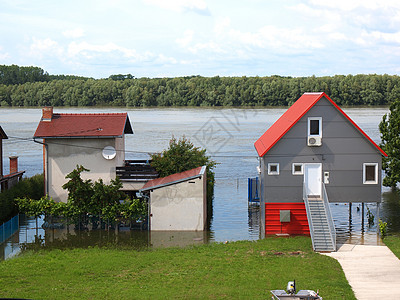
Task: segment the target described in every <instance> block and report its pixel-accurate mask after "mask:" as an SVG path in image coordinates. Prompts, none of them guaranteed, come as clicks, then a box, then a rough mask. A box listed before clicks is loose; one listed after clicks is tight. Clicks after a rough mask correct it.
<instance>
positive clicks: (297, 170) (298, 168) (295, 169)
mask: <svg viewBox="0 0 400 300" xmlns="http://www.w3.org/2000/svg"><path fill="white" fill-rule="evenodd" d="M292 174H293V175H303V164H301V163H294V164H292Z"/></svg>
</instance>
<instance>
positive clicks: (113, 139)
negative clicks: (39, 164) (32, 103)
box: [34, 107, 133, 202]
mask: <svg viewBox="0 0 400 300" xmlns="http://www.w3.org/2000/svg"><path fill="white" fill-rule="evenodd" d="M125 134H133V130H132V127H131V124H130V121H129V117H128V114H127V113H101V114H100V113H95V114H76V113H69V114H67V113H53V108H52V107H45V108H43V111H42V118H41V120H40V122H39V125H38V127H37V129H36V132H35V134H34V140H35V141H36V142H39V143H41V144H43V170H44V177H45V193H46V194H48V195H49V196H50V197H52V198H53V199H54V200H55V201H63V202H66V201H67V196H68V194H67V191H66V190H64V189H63V188H62V185H63V184H64V183H66V182H67V179H65V176H66V175H67V174H68V173H70V172H71V171H72V170H74V169H75V168H76V166H77V165H82V166H84V167H85V168H86V169H89V170H90V172H85V173H83V174H82V178H84V179H91V180H93V181H96V180H99V179H100V178H101V179H103V181H104V183H106V184H108V183H110V180H111V179H115V177H116V168H117V167H121V166H123V165H124V163H125Z"/></svg>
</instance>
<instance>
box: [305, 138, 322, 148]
mask: <svg viewBox="0 0 400 300" xmlns="http://www.w3.org/2000/svg"><path fill="white" fill-rule="evenodd" d="M321 145H322V138H321V137H320V136H309V137H308V138H307V146H309V147H318V146H321Z"/></svg>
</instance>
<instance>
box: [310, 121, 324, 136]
mask: <svg viewBox="0 0 400 300" xmlns="http://www.w3.org/2000/svg"><path fill="white" fill-rule="evenodd" d="M308 136H322V118H321V117H310V118H308Z"/></svg>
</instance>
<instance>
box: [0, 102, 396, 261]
mask: <svg viewBox="0 0 400 300" xmlns="http://www.w3.org/2000/svg"><path fill="white" fill-rule="evenodd" d="M285 110H286V109H285V108H257V109H251V108H249V109H240V108H232V109H231V108H221V109H218V108H146V109H128V108H88V107H83V108H55V109H54V111H55V112H66V113H83V112H85V113H107V112H125V111H127V112H128V115H129V119H130V121H131V123H132V126H133V130H134V134H133V135H126V137H125V139H126V145H125V149H126V154H125V157H126V159H147V158H148V157H149V155H148V153H154V152H160V151H162V150H163V149H165V148H167V147H168V142H169V140H170V139H171V137H176V138H180V137H182V136H185V137H187V138H188V139H190V140H191V141H192V142H193V143H194V144H195V146H199V147H201V148H206V149H207V153H208V155H210V156H211V157H212V158H213V159H214V160H215V161H216V162H217V163H218V165H217V167H216V168H215V179H216V183H215V196H214V203H213V205H214V206H213V207H214V209H213V218H212V222H211V228H210V231H209V232H206V233H201V234H199V233H148V232H146V233H143V232H138V231H133V232H120V233H118V234H116V235H115V233H113V232H111V233H110V232H107V234H104V232H103V234H102V235H101V233H78V234H76V233H74V231H73V230H71V231H70V232H69V233H68V232H65V230H64V231H62V232H56V231H57V230H48V231H47V232H45V231H44V230H43V229H41V228H40V225H41V222H42V221H41V220H39V223H38V224H39V229H36V222H35V220H31V219H27V220H24V221H21V222H24V224H22V226H21V229H20V232H19V236H18V237H15V236H14V237H13V239H14V241H15V242H12V239H11V240H9V241H8V242H7V243H5V244H3V245H2V246H0V247H3V248H7V249H10V248H12V249H13V250H12V251H11V250H5V249H4V250H1V249H0V253H1V252H3V253H4V255H3V256H4V257H9V256H12V255H13V254H15V253H16V252H18V249H19V245H20V244H24V243H28V245H29V243H31V242H32V241H35V235H36V233H37V234H38V236H36V243H35V245H43V244H46V243H47V246H48V245H49V244H51V243H53V244H56V242H57V241H62V240H64V242H61V243H63V245H64V246H65V245H69V246H72V245H73V244H77V245H80V243H83V242H82V241H85V240H90V241H91V242H90V243H91V244H94V245H97V244H98V243H100V244H102V243H103V242H104V241H106V242H105V243H114V242H115V243H122V241H123V240H124V241H126V243H133V244H134V245H145V246H146V247H147V246H149V245H150V246H169V245H173V246H176V245H186V244H188V243H201V242H208V241H218V242H223V241H233V240H256V239H258V238H259V214H258V209H257V208H256V207H252V208H250V209H249V207H248V203H247V178H249V177H255V176H257V171H256V167H257V165H258V159H257V153H256V151H255V149H254V145H253V144H254V142H255V141H256V140H257V139H258V138H259V137H260V136H261V135H262V134H263V133H264V132H265V131H266V130H267V129H268V127H269V126H271V125H272V124H273V123H274V122H275V121H276V120H277V119H278V118H279V117H280V116H281V115H282V114H283V113H284V112H285ZM344 111H345V112H346V113H347V114H348V115H349V116H350V117H351V118H352V119H353V120H354V121H355V122H356V123H357V124H358V125H359V126H360V127H361V128H362V129H363V130H364V131H365V132H366V133H367V134H368V135H369V136H370V137H371V138H372V139H373V140H374V141H375V142H377V143H379V142H380V137H379V129H378V125H379V122H380V121H381V120H382V116H383V115H384V114H385V113H387V112H388V109H387V108H347V109H344ZM40 117H41V109H38V108H29V109H27V108H0V118H1V119H0V120H1V124H0V125H1V126H2V127H3V129H4V131H5V132H6V134H7V135H8V136H9V139H8V140H5V141H4V142H3V148H4V149H3V157H4V169H5V173H7V170H8V168H9V166H8V160H7V156H8V155H10V154H16V155H18V156H19V169H20V170H26V175H27V176H32V175H34V174H36V173H41V172H42V171H43V167H42V166H43V161H42V157H43V156H42V145H40V144H37V143H34V142H33V140H32V137H33V135H34V132H35V129H36V127H37V124H38V122H39V120H40ZM99 151H101V150H100V149H99ZM382 198H383V203H382V204H381V205H380V209H379V216H380V218H382V219H383V220H384V221H387V222H388V225H389V231H391V232H400V224H399V221H398V220H397V218H395V215H396V214H397V215H398V213H399V212H400V207H399V199H398V197H397V195H394V194H392V193H391V192H390V190H387V189H383V194H382ZM367 206H368V208H369V209H370V211H371V212H372V213H373V214H374V215H375V216H377V206H376V204H368V205H367ZM367 206H366V207H365V214H366V212H367ZM331 208H332V214H333V218H334V221H335V226H336V228H337V231H338V238H339V241H345V240H349V239H350V240H352V241H354V242H357V243H367V244H376V243H379V239H378V238H377V235H376V223H377V217H375V224H374V225H373V226H372V227H368V221H367V217H365V219H364V226H362V224H361V220H362V218H361V211H362V209H361V206H360V205H357V204H353V206H352V214H351V218H350V217H349V206H348V205H345V204H339V205H335V204H331ZM16 235H18V234H16ZM96 235H98V236H96ZM39 236H40V238H39ZM66 237H68V239H67V240H69V241H70V242H68V241H65V239H66ZM78 240H80V242H78ZM96 241H97V242H96ZM25 246H26V245H25ZM25 246H24V247H25ZM60 247H61V245H60ZM137 247H138V246H137ZM15 249H17V250H15ZM1 256H2V254H0V257H1Z"/></svg>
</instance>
